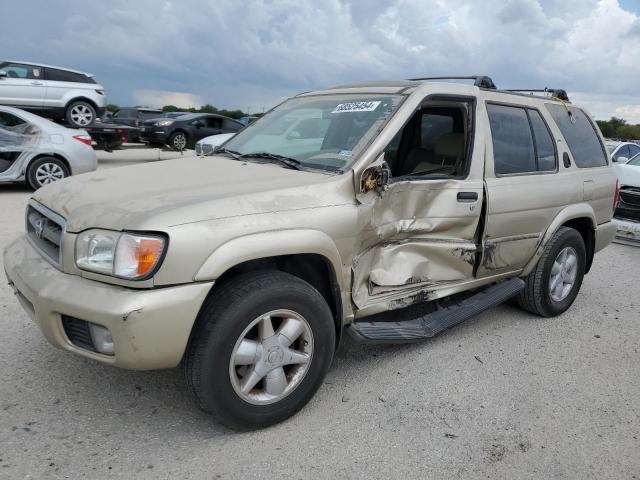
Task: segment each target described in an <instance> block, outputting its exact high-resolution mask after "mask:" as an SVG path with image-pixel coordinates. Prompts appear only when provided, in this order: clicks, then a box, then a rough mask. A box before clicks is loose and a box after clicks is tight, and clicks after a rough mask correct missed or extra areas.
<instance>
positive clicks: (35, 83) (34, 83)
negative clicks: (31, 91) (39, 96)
mask: <svg viewBox="0 0 640 480" xmlns="http://www.w3.org/2000/svg"><path fill="white" fill-rule="evenodd" d="M31 85H44V83H42V82H31Z"/></svg>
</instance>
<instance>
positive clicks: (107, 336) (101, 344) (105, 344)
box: [89, 323, 114, 355]
mask: <svg viewBox="0 0 640 480" xmlns="http://www.w3.org/2000/svg"><path fill="white" fill-rule="evenodd" d="M89 332H91V339H92V340H93V346H94V347H95V348H96V350H97V351H98V352H100V353H104V354H105V355H113V353H114V348H113V338H112V337H111V332H110V331H109V329H108V328H105V327H102V326H100V325H96V324H95V323H90V324H89Z"/></svg>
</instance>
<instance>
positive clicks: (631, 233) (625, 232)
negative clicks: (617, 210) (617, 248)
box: [613, 218, 640, 247]
mask: <svg viewBox="0 0 640 480" xmlns="http://www.w3.org/2000/svg"><path fill="white" fill-rule="evenodd" d="M613 221H614V222H615V224H616V227H617V231H616V237H615V238H614V239H613V241H614V242H616V243H623V244H625V245H634V246H636V247H640V222H634V221H631V220H623V219H620V218H614V220H613Z"/></svg>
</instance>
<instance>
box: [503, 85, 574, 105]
mask: <svg viewBox="0 0 640 480" xmlns="http://www.w3.org/2000/svg"><path fill="white" fill-rule="evenodd" d="M505 92H516V93H526V92H531V93H536V92H542V93H550V94H551V95H553V96H554V97H556V98H559V99H560V100H563V101H565V102H568V101H569V95H567V91H566V90H563V89H561V88H549V87H544V88H509V89H507V90H505Z"/></svg>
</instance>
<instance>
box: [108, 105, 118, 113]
mask: <svg viewBox="0 0 640 480" xmlns="http://www.w3.org/2000/svg"><path fill="white" fill-rule="evenodd" d="M118 110H120V107H119V106H118V105H116V104H114V103H110V104H108V105H107V111H108V112H111V113H115V112H117V111H118Z"/></svg>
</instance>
